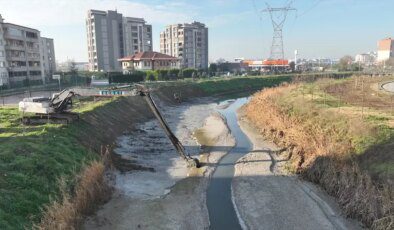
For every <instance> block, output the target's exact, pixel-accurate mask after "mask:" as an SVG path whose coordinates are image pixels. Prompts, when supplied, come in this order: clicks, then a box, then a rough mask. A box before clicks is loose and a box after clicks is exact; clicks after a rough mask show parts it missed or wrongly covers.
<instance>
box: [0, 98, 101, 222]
mask: <svg viewBox="0 0 394 230" xmlns="http://www.w3.org/2000/svg"><path fill="white" fill-rule="evenodd" d="M102 105H104V103H103V102H97V103H94V104H87V105H84V106H81V107H80V108H79V110H80V111H81V112H82V113H86V112H88V111H90V110H93V109H94V108H95V107H98V106H102ZM19 119H20V114H19V112H18V110H17V108H12V107H9V108H1V109H0V194H1V195H0V229H13V228H15V229H22V228H23V227H24V226H29V225H30V224H31V221H33V222H36V221H38V220H39V219H40V208H42V205H44V204H47V203H49V202H50V198H51V197H52V198H56V197H57V196H58V195H59V191H58V179H59V178H60V177H64V178H65V179H66V181H67V182H68V183H69V184H70V185H72V184H73V183H74V182H73V181H72V180H73V179H74V175H75V174H76V173H77V172H79V170H80V169H81V167H82V166H83V165H84V164H86V163H88V162H90V161H92V160H93V159H97V154H94V153H93V152H92V151H90V150H88V149H87V148H86V147H84V146H83V145H81V144H80V140H79V134H80V133H81V132H84V130H83V129H84V128H86V125H85V124H84V123H83V122H80V123H75V124H72V125H69V126H62V125H55V124H47V125H40V126H32V127H29V126H23V125H21V123H20V121H19Z"/></svg>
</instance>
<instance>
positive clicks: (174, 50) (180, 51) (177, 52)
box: [160, 22, 208, 69]
mask: <svg viewBox="0 0 394 230" xmlns="http://www.w3.org/2000/svg"><path fill="white" fill-rule="evenodd" d="M160 52H161V53H164V54H167V55H170V56H174V57H178V58H179V59H180V60H181V67H182V68H196V69H206V68H208V28H207V27H206V26H205V25H204V24H203V23H200V22H193V23H191V24H188V23H184V24H176V25H170V26H167V27H166V29H165V30H164V31H163V32H161V33H160Z"/></svg>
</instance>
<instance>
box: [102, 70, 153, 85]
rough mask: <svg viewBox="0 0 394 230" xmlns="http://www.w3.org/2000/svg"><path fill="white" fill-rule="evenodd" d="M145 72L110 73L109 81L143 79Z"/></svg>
mask: <svg viewBox="0 0 394 230" xmlns="http://www.w3.org/2000/svg"><path fill="white" fill-rule="evenodd" d="M145 76H146V73H145V72H143V71H135V72H133V73H132V74H126V75H124V74H117V75H112V74H111V75H110V76H109V82H110V83H134V82H141V81H144V79H145Z"/></svg>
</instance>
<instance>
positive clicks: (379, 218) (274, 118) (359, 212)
mask: <svg viewBox="0 0 394 230" xmlns="http://www.w3.org/2000/svg"><path fill="white" fill-rule="evenodd" d="M296 89H297V86H296V85H290V86H283V87H278V88H274V89H267V90H264V91H262V92H259V93H257V94H255V95H254V97H253V98H252V100H251V101H250V103H249V104H248V105H247V106H246V107H245V112H246V114H247V118H248V119H249V120H251V121H252V122H253V123H254V124H255V125H256V127H257V128H258V129H259V130H260V132H261V133H262V134H263V135H265V136H266V137H268V138H270V139H271V140H273V141H274V142H275V143H276V144H278V145H279V146H281V147H285V148H287V151H288V152H289V153H290V155H291V156H292V157H291V165H290V170H293V171H296V172H298V173H300V174H301V175H302V176H303V177H304V178H306V179H308V180H310V181H312V182H315V183H317V184H319V185H321V186H322V187H323V188H324V189H325V190H326V191H327V192H328V193H329V194H330V195H332V196H334V197H336V198H337V200H338V202H339V204H340V205H341V206H342V208H343V210H344V213H345V214H346V215H347V216H349V217H353V218H357V219H360V220H361V221H362V222H363V223H364V224H365V225H366V226H368V227H372V228H374V229H390V228H392V227H393V221H394V216H393V211H394V202H393V200H394V193H393V188H392V187H391V186H390V185H389V183H377V182H376V181H373V180H372V179H371V176H370V175H369V174H368V172H366V171H363V170H362V169H361V168H360V165H359V164H358V162H357V161H356V160H355V159H354V156H355V154H354V153H355V147H354V142H356V141H357V140H355V139H354V138H353V139H352V138H351V137H356V136H357V135H364V134H366V133H368V132H370V131H371V130H369V129H368V128H366V127H367V126H366V125H363V126H360V123H359V122H361V121H360V119H359V118H358V119H356V120H354V119H350V120H349V119H348V118H347V117H346V116H342V115H338V114H335V113H333V112H327V111H325V110H324V111H323V110H319V109H317V107H314V106H312V105H310V103H308V102H307V100H303V99H302V97H301V100H300V101H298V102H297V100H296V99H294V97H295V94H291V93H292V92H294V90H296ZM284 95H291V96H290V97H284ZM289 100H293V101H292V102H291V103H293V104H292V105H291V106H289V103H287V102H288V101H289ZM344 122H345V123H344ZM357 124H358V125H357ZM353 125H354V127H357V128H354V127H353ZM363 128H365V129H364V130H363ZM368 135H369V134H368ZM349 138H350V139H349ZM353 141H354V142H353Z"/></svg>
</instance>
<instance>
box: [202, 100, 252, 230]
mask: <svg viewBox="0 0 394 230" xmlns="http://www.w3.org/2000/svg"><path fill="white" fill-rule="evenodd" d="M247 102H248V98H240V99H237V100H235V101H231V102H229V101H226V102H223V103H222V104H229V103H231V104H230V105H229V106H228V107H227V108H225V109H223V110H219V112H220V113H221V114H222V115H223V116H224V117H225V118H226V120H227V125H228V126H229V128H230V130H231V134H232V135H233V136H234V138H235V140H236V145H235V147H234V148H233V149H232V150H231V151H230V152H229V153H228V154H226V155H225V156H224V157H223V158H222V159H221V160H220V162H219V163H218V165H217V168H216V170H215V172H214V173H213V175H212V178H211V181H210V184H209V186H208V190H207V207H208V212H209V221H210V228H211V229H241V225H240V223H239V220H238V217H237V212H236V209H235V208H234V205H233V201H232V194H231V182H232V179H233V176H234V166H235V163H236V162H237V160H238V159H240V158H241V157H242V156H244V155H245V154H247V153H248V152H250V151H251V150H252V147H253V146H252V143H251V141H250V140H249V138H248V137H247V136H246V135H245V133H244V132H243V131H242V130H241V128H240V127H239V125H238V120H237V114H236V113H237V110H238V109H239V108H240V107H241V106H242V105H244V104H245V103H247Z"/></svg>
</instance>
